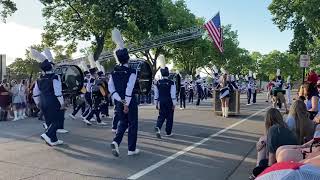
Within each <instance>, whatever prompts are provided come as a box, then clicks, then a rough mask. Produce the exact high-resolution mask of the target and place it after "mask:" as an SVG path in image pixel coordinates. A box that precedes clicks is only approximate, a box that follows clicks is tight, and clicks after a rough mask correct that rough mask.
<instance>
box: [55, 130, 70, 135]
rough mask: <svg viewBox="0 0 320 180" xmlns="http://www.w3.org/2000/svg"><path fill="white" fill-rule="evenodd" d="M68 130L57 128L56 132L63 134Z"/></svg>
mask: <svg viewBox="0 0 320 180" xmlns="http://www.w3.org/2000/svg"><path fill="white" fill-rule="evenodd" d="M68 132H69V131H67V130H65V129H57V133H60V134H65V133H68Z"/></svg>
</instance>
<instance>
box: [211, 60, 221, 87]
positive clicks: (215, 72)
mask: <svg viewBox="0 0 320 180" xmlns="http://www.w3.org/2000/svg"><path fill="white" fill-rule="evenodd" d="M212 69H213V76H212V78H213V87H214V89H215V88H216V87H217V86H218V85H219V79H220V77H219V70H218V68H217V67H216V66H215V65H214V66H213V67H212Z"/></svg>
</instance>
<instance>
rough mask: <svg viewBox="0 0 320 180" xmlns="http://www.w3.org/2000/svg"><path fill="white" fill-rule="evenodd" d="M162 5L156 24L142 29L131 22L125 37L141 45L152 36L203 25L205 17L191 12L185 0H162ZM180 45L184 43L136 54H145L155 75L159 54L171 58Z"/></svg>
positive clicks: (139, 55)
mask: <svg viewBox="0 0 320 180" xmlns="http://www.w3.org/2000/svg"><path fill="white" fill-rule="evenodd" d="M161 7H162V8H161V13H160V14H159V17H158V18H157V19H155V26H152V27H150V28H149V29H147V28H146V29H144V30H143V31H141V30H139V28H137V27H136V26H135V25H134V24H132V23H131V24H129V26H128V29H127V30H126V34H125V37H126V38H128V40H129V41H130V42H131V43H132V44H133V45H135V46H139V45H141V42H145V41H144V40H145V39H148V38H151V39H152V37H154V36H157V35H162V34H166V33H171V32H175V31H177V30H182V29H185V28H190V27H194V26H202V25H203V19H201V18H196V17H195V15H194V14H192V13H191V12H190V10H189V9H188V7H187V5H186V3H185V1H184V0H176V1H174V2H173V1H172V0H162V3H161ZM155 27H156V28H155ZM180 45H182V43H178V44H172V45H164V46H161V47H158V48H154V49H150V50H146V51H144V52H140V53H137V54H136V56H137V57H141V56H144V57H145V59H146V60H147V62H148V63H149V64H150V66H151V68H152V72H153V75H155V74H156V72H157V71H158V66H157V58H158V56H159V55H160V54H164V55H166V57H167V59H169V58H170V57H171V54H172V53H173V50H174V49H176V48H179V47H180Z"/></svg>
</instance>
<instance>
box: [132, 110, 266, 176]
mask: <svg viewBox="0 0 320 180" xmlns="http://www.w3.org/2000/svg"><path fill="white" fill-rule="evenodd" d="M268 108H269V107H267V108H265V109H262V110H260V111H258V112H256V113H254V114H252V115H250V116H248V117H246V118H245V119H242V120H241V121H239V122H236V123H234V124H232V125H230V126H228V127H226V128H224V129H222V130H220V131H219V132H217V133H215V134H212V135H211V136H209V137H207V138H204V139H202V140H201V141H199V142H197V143H194V144H193V145H191V146H189V147H186V148H185V149H183V150H181V151H179V152H177V153H175V154H173V155H171V156H169V157H167V158H166V159H164V160H162V161H159V162H157V163H156V164H153V165H151V166H149V167H147V168H146V169H144V170H142V171H139V172H137V173H136V174H134V175H132V176H130V177H128V179H130V180H135V179H138V178H140V177H142V176H144V175H146V174H148V173H149V172H151V171H153V170H155V169H157V168H159V167H160V166H162V165H164V164H166V163H168V162H170V161H172V160H174V159H176V158H177V157H179V156H181V155H183V154H185V153H186V152H188V151H190V150H192V149H194V148H196V147H198V146H200V145H201V144H203V143H205V142H207V141H209V140H210V139H212V138H214V137H217V136H219V135H220V134H222V133H224V132H226V131H228V130H229V129H232V128H234V127H236V126H238V125H239V124H241V123H243V122H245V121H247V120H248V119H250V118H252V117H254V116H256V115H258V114H260V113H261V112H263V111H265V110H267V109H268Z"/></svg>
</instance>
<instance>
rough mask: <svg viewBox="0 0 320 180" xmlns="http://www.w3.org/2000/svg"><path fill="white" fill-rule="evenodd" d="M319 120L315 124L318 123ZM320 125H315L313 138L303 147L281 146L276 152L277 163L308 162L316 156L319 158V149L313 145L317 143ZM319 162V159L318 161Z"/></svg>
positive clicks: (319, 136) (319, 135)
mask: <svg viewBox="0 0 320 180" xmlns="http://www.w3.org/2000/svg"><path fill="white" fill-rule="evenodd" d="M319 120H320V119H319V118H318V119H317V120H315V121H314V122H315V123H317V124H318V123H319ZM319 138H320V125H317V127H316V130H315V133H314V137H313V139H311V140H310V141H309V142H307V143H305V144H303V145H298V146H295V145H287V146H281V147H280V148H278V150H277V153H276V155H277V162H289V161H290V162H291V161H293V162H308V160H310V159H312V158H314V157H316V156H318V157H320V147H319V146H313V144H314V143H316V144H317V143H319ZM319 160H320V159H319Z"/></svg>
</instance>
